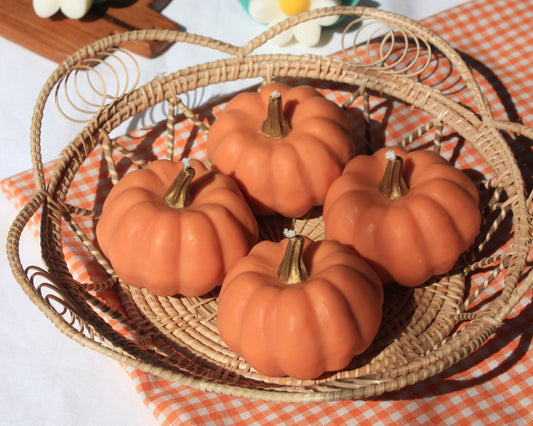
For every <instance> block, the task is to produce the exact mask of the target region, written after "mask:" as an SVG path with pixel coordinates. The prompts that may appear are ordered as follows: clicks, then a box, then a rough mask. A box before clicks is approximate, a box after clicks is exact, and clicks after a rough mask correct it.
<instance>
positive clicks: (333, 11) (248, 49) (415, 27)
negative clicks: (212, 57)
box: [239, 6, 492, 120]
mask: <svg viewBox="0 0 533 426" xmlns="http://www.w3.org/2000/svg"><path fill="white" fill-rule="evenodd" d="M341 15H343V16H347V17H358V18H369V19H373V20H375V21H376V22H378V23H382V24H386V25H387V26H389V28H392V27H390V26H393V27H396V28H398V29H400V30H402V31H405V33H406V34H409V35H412V36H413V37H416V38H417V40H418V39H422V40H425V41H426V42H427V43H429V44H431V45H433V46H434V47H436V48H437V49H439V50H440V51H441V52H442V53H443V54H444V55H445V56H446V57H447V58H448V59H449V60H450V62H451V63H452V64H453V65H454V67H455V68H456V70H457V71H458V73H459V75H460V76H461V78H462V79H463V80H464V82H465V84H466V86H467V87H468V89H469V90H470V92H471V94H472V97H473V99H474V102H475V105H476V106H477V108H478V109H479V113H480V115H481V117H482V118H483V119H484V120H485V119H487V120H490V119H492V112H491V109H490V106H489V104H488V102H487V100H486V98H485V96H484V95H483V94H482V92H481V88H480V87H479V85H478V83H477V81H476V79H475V78H474V76H473V74H472V72H471V71H470V68H469V67H468V65H467V64H466V63H465V61H464V60H463V59H462V58H461V56H460V55H459V54H458V53H457V52H456V51H455V49H454V48H453V47H452V46H451V45H450V44H449V43H448V42H446V41H445V40H444V39H443V38H442V37H441V36H439V35H437V34H436V33H435V32H434V31H432V30H430V29H429V28H427V27H425V26H423V25H422V24H420V23H418V22H416V21H414V20H412V19H410V18H407V17H404V16H401V15H398V14H396V13H392V12H387V11H383V10H378V9H375V8H371V7H365V6H335V7H329V8H322V9H314V10H309V11H307V12H304V13H302V14H299V15H295V16H292V17H290V18H288V19H286V20H284V21H281V22H279V23H277V24H276V25H273V26H272V27H270V28H268V29H267V30H266V31H264V32H263V33H262V34H260V35H259V36H257V37H255V38H254V39H252V40H251V41H250V42H248V43H247V44H246V45H245V46H243V47H242V48H241V50H240V52H239V54H240V55H242V56H247V55H250V54H251V53H252V52H253V51H254V50H256V49H258V48H259V47H260V46H262V45H264V44H265V43H266V42H267V41H268V40H270V39H272V38H274V37H275V36H277V35H278V34H280V33H282V32H284V31H287V30H288V29H290V28H291V27H294V26H295V25H298V24H300V23H303V22H306V21H310V20H313V19H318V18H322V17H326V16H341ZM425 44H426V43H425ZM341 47H342V46H341ZM355 65H357V63H355ZM361 65H363V64H361ZM383 72H386V70H384V71H383Z"/></svg>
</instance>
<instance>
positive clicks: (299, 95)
mask: <svg viewBox="0 0 533 426" xmlns="http://www.w3.org/2000/svg"><path fill="white" fill-rule="evenodd" d="M354 154H355V148H354V143H353V141H352V137H351V124H350V122H349V120H348V117H347V115H346V114H345V112H344V111H343V110H342V109H341V108H340V107H339V106H338V105H337V104H335V103H334V102H332V101H330V100H328V99H326V98H325V97H324V96H322V95H321V94H320V93H319V92H318V91H317V90H315V89H314V88H312V87H310V86H306V85H301V86H296V87H291V86H289V85H287V84H283V83H277V82H276V83H270V84H267V85H265V86H264V87H263V88H262V89H261V90H260V91H259V92H242V93H239V94H238V95H237V96H235V97H234V98H232V99H231V100H230V101H229V102H228V103H227V105H226V107H225V109H224V111H223V112H222V114H221V115H220V117H219V118H218V119H217V120H216V121H215V122H214V123H213V125H212V126H211V128H210V129H209V133H208V136H207V156H208V158H209V159H210V160H211V162H212V164H213V167H214V168H215V169H217V170H220V171H222V172H223V173H225V174H227V175H229V176H232V177H233V178H234V179H235V180H236V182H237V183H238V185H239V187H240V188H241V190H242V191H243V193H244V195H245V197H246V199H247V200H248V203H249V204H250V206H251V208H252V210H253V211H254V213H256V214H258V215H270V214H274V213H279V214H281V215H284V216H287V217H300V216H302V215H304V214H305V213H306V212H307V211H308V210H309V209H311V208H312V207H313V206H317V205H322V204H323V202H324V198H325V196H326V192H327V190H328V188H329V186H330V185H331V183H332V182H333V181H334V180H335V179H336V178H337V177H339V176H340V174H341V172H342V169H343V168H344V166H345V165H346V163H347V162H348V161H349V160H350V159H351V158H352V157H353V156H354Z"/></svg>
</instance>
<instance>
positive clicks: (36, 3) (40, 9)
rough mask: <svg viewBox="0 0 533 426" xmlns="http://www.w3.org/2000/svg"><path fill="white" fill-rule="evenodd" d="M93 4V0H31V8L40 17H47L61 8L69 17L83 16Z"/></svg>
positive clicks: (77, 17) (78, 17)
mask: <svg viewBox="0 0 533 426" xmlns="http://www.w3.org/2000/svg"><path fill="white" fill-rule="evenodd" d="M92 5H93V0H33V10H34V11H35V13H36V14H37V16H39V17H40V18H49V17H50V16H53V15H55V14H56V13H57V12H59V11H60V10H61V12H62V13H63V15H65V16H66V17H67V18H70V19H80V18H83V17H84V16H85V14H86V13H87V12H88V11H89V9H90V8H91V6H92Z"/></svg>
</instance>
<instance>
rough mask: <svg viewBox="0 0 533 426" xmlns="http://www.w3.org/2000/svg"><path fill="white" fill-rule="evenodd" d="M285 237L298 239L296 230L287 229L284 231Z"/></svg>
mask: <svg viewBox="0 0 533 426" xmlns="http://www.w3.org/2000/svg"><path fill="white" fill-rule="evenodd" d="M283 235H285V236H286V237H287V238H294V237H296V231H295V230H294V229H289V228H285V229H284V230H283Z"/></svg>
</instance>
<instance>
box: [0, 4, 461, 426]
mask: <svg viewBox="0 0 533 426" xmlns="http://www.w3.org/2000/svg"><path fill="white" fill-rule="evenodd" d="M461 3H464V1H463V0H448V1H446V2H445V1H442V0H402V1H398V0H382V1H379V2H377V1H372V2H370V1H364V0H363V1H361V2H360V5H371V6H373V7H378V8H380V9H383V10H388V11H392V12H396V13H400V14H402V15H405V16H408V17H410V18H412V19H416V20H418V19H421V18H424V17H426V16H429V15H431V14H434V13H437V12H439V11H441V10H444V9H446V8H448V7H453V6H455V5H458V4H461ZM198 5H201V8H202V10H201V14H198ZM163 15H165V16H167V17H169V18H170V19H172V20H174V21H176V22H177V23H179V24H180V25H182V26H183V27H184V28H185V29H186V30H187V31H188V32H191V33H195V34H201V35H205V36H209V37H213V38H216V39H219V40H222V41H225V42H229V43H232V44H234V45H237V46H240V45H244V44H245V43H246V42H247V41H248V40H250V39H252V38H253V37H255V36H256V35H258V34H260V33H261V31H262V30H263V29H264V27H262V26H261V25H260V24H258V23H255V22H254V21H252V20H251V19H250V18H249V17H248V16H247V15H246V13H245V12H244V10H243V9H242V8H241V6H240V5H239V3H238V1H237V0H200V1H199V0H174V1H172V2H171V3H170V4H169V5H168V6H167V8H166V9H165V10H164V11H163ZM0 25H2V24H1V23H0ZM339 47H340V42H339V38H338V34H335V35H334V36H333V37H332V38H331V39H330V41H329V42H328V43H327V44H326V45H324V46H321V47H320V48H314V49H308V51H309V52H310V53H316V54H331V53H334V52H336V51H338V50H339ZM268 49H270V51H271V52H274V51H276V50H275V49H276V47H274V46H271V45H269V46H268ZM291 49H293V50H297V49H302V47H298V46H292V47H291ZM281 50H283V49H281ZM208 60H212V58H211V57H209V58H208V57H206V58H200V57H198V56H197V54H195V53H194V52H193V51H191V52H190V54H188V53H187V52H185V54H182V53H181V51H180V53H179V55H177V54H176V50H175V49H174V47H172V48H170V49H169V50H168V51H167V52H166V53H165V54H164V55H163V56H161V57H159V58H156V59H151V60H145V59H144V58H141V59H140V60H139V62H140V65H141V69H142V72H143V75H144V76H147V78H153V77H154V76H155V75H156V74H158V73H159V72H161V71H172V70H175V69H179V68H181V67H183V66H186V65H192V64H195V63H200V62H206V61H208ZM56 67H57V64H56V63H54V62H52V61H49V60H47V59H45V58H43V57H40V56H38V55H37V54H35V53H33V52H31V51H29V50H26V49H24V48H22V47H20V46H18V45H16V44H14V43H12V42H11V41H9V40H7V39H4V38H2V37H0V82H1V83H0V129H1V130H0V149H1V150H2V151H1V153H0V179H4V178H6V177H9V176H11V175H13V174H16V173H18V172H21V171H24V170H27V169H30V168H31V156H30V148H29V134H30V123H31V118H32V114H33V109H34V106H35V101H36V99H37V97H38V95H39V92H40V90H41V88H42V86H43V84H44V82H45V81H46V79H47V78H48V76H49V75H50V74H51V73H52V72H53V71H54V70H55V68H56ZM156 118H157V117H156ZM43 123H45V127H44V128H43V138H42V154H43V159H44V161H47V160H51V159H54V158H56V157H57V155H58V154H59V152H60V150H61V149H62V148H63V146H64V145H65V144H66V143H68V141H69V140H70V139H65V138H64V137H63V136H61V137H56V135H58V134H59V135H64V134H65V133H68V132H71V136H74V135H75V134H76V133H77V131H78V130H79V128H78V127H73V126H68V125H67V126H66V127H65V121H64V120H62V119H60V118H58V117H55V116H54V114H50V115H49V116H46V117H45V121H44V122H43ZM58 132H59V133H58ZM0 212H2V214H1V215H0V237H1V240H2V243H1V245H0V277H1V282H0V383H2V386H0V424H1V425H24V426H31V425H39V426H41V425H54V426H55V425H79V426H82V425H113V426H119V425H129V426H135V425H146V426H149V425H153V424H156V422H155V419H154V417H153V416H152V414H151V413H150V412H149V411H148V409H147V408H146V407H145V406H144V404H143V402H142V400H141V398H140V397H139V396H138V395H137V393H136V392H135V389H134V386H133V384H132V382H131V380H130V378H129V377H128V375H127V374H126V373H125V371H124V370H123V369H122V368H121V367H120V365H118V363H117V362H116V361H114V360H112V359H110V358H107V357H105V356H103V355H101V354H99V353H96V352H94V351H92V350H90V349H87V348H84V347H82V346H81V345H79V344H78V343H76V342H74V341H72V340H70V339H69V338H68V337H66V336H65V335H63V334H62V333H61V332H60V331H59V330H57V329H56V328H55V326H54V325H53V324H52V323H51V322H50V321H49V320H48V319H47V318H46V317H45V316H44V315H43V314H42V313H41V312H40V311H39V309H38V308H37V307H36V306H35V305H33V303H32V302H31V301H30V300H29V299H28V298H27V296H26V295H25V294H24V293H23V292H22V291H21V289H20V287H19V285H18V284H17V282H16V280H15V279H14V278H13V275H12V273H11V269H10V268H9V265H8V262H7V258H6V255H5V241H6V237H7V233H8V230H9V226H10V225H11V223H12V221H13V219H14V217H15V215H16V213H17V212H16V210H15V208H14V207H13V206H11V205H10V204H9V203H8V202H7V200H6V199H5V198H4V196H3V194H1V193H0ZM21 246H22V251H21V254H22V255H23V256H24V259H25V262H26V263H25V264H27V265H29V264H32V263H39V262H40V261H39V259H40V256H39V245H38V242H37V241H35V240H34V239H33V238H32V237H31V236H29V235H24V237H23V239H22V242H21Z"/></svg>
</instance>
